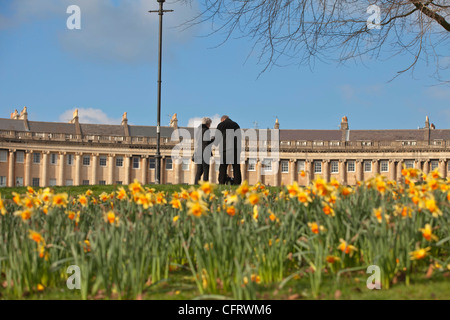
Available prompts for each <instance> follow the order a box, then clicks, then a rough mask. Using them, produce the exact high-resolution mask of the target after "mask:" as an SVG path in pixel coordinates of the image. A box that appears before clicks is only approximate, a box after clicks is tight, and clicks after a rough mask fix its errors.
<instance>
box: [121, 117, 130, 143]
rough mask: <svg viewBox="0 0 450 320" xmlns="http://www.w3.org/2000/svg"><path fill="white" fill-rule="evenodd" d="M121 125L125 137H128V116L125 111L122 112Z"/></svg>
mask: <svg viewBox="0 0 450 320" xmlns="http://www.w3.org/2000/svg"><path fill="white" fill-rule="evenodd" d="M122 126H123V129H124V132H125V137H129V136H130V129H129V128H128V116H127V113H126V112H124V113H123V115H122Z"/></svg>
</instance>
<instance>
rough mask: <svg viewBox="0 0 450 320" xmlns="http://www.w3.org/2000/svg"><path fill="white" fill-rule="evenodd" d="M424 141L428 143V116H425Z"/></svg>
mask: <svg viewBox="0 0 450 320" xmlns="http://www.w3.org/2000/svg"><path fill="white" fill-rule="evenodd" d="M424 130H425V141H426V142H427V143H428V144H430V118H428V116H427V117H426V118H425V128H424Z"/></svg>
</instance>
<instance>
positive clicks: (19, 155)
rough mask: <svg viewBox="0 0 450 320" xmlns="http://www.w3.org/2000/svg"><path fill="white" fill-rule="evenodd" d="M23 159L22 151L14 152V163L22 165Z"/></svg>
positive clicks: (23, 153)
mask: <svg viewBox="0 0 450 320" xmlns="http://www.w3.org/2000/svg"><path fill="white" fill-rule="evenodd" d="M24 157H25V152H23V151H17V152H16V162H17V163H23V160H24Z"/></svg>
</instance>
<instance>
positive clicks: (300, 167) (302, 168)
mask: <svg viewBox="0 0 450 320" xmlns="http://www.w3.org/2000/svg"><path fill="white" fill-rule="evenodd" d="M297 167H298V172H302V171H306V170H305V168H306V166H305V160H299V161H297Z"/></svg>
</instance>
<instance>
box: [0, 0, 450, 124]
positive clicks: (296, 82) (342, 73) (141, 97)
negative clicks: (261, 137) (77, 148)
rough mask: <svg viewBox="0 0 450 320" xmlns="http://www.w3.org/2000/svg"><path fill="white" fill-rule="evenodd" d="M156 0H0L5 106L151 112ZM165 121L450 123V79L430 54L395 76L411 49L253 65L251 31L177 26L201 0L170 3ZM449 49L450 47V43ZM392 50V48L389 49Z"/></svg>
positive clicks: (42, 116)
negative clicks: (399, 53) (240, 33)
mask: <svg viewBox="0 0 450 320" xmlns="http://www.w3.org/2000/svg"><path fill="white" fill-rule="evenodd" d="M70 4H77V5H79V6H80V8H81V18H82V20H81V21H82V22H81V23H82V25H81V27H82V28H81V30H68V29H67V27H66V20H67V18H68V17H69V14H67V13H66V9H67V7H68V6H69V5H70ZM156 8H157V2H156V1H155V0H135V1H133V2H131V1H125V0H114V1H113V0H59V1H54V0H39V1H36V0H1V2H0V117H3V118H7V117H9V114H10V113H11V112H12V111H13V110H14V109H18V110H19V112H20V110H21V109H22V108H23V106H27V107H28V110H29V118H30V119H31V120H36V121H66V119H67V117H70V115H71V114H72V110H73V109H74V108H79V109H80V110H81V112H80V114H81V115H82V117H81V119H82V122H83V121H84V122H97V123H118V122H119V123H120V119H121V116H122V114H123V112H125V111H126V112H128V119H129V123H131V124H136V125H155V124H156V101H157V99H156V98H157V97H156V94H157V82H156V81H157V32H158V29H157V28H158V23H157V19H158V17H157V15H153V16H152V15H150V14H147V13H146V10H151V9H156ZM166 8H174V9H175V10H176V11H175V12H174V13H171V14H169V15H167V16H165V17H166V18H165V30H164V35H165V42H164V59H163V63H164V67H163V96H162V123H163V124H164V125H167V124H168V122H169V115H172V114H173V113H177V114H178V119H179V124H180V125H182V126H185V125H188V123H189V120H193V119H194V118H197V117H203V116H210V117H214V116H216V115H221V114H228V115H229V116H230V117H231V118H232V119H234V120H235V121H237V122H238V123H239V124H240V125H241V127H245V128H249V127H254V123H255V121H256V122H257V123H258V127H259V128H268V127H273V125H274V122H275V117H278V118H279V120H280V124H281V128H284V129H337V128H338V126H339V123H340V119H341V117H343V116H347V117H348V118H349V123H350V128H351V129H415V128H417V127H418V126H423V125H424V121H425V116H426V115H429V117H430V120H431V122H432V123H434V124H435V125H436V127H437V128H438V129H439V128H450V107H449V103H450V89H449V87H448V86H442V85H436V84H437V82H436V80H435V79H434V78H432V77H431V75H432V68H433V66H427V65H426V64H425V63H422V62H421V63H420V64H419V65H418V67H417V68H416V71H415V73H414V75H413V76H412V75H411V73H408V74H404V75H402V76H400V77H398V78H397V79H395V80H394V81H392V82H389V80H391V78H392V77H393V76H394V75H395V74H396V72H397V71H399V70H401V69H402V68H405V67H407V66H408V62H409V61H410V60H409V59H410V58H406V57H396V58H394V59H382V60H379V61H375V60H366V61H364V64H361V63H348V64H347V65H345V66H338V65H337V64H335V63H321V62H317V63H316V64H315V66H314V68H313V69H312V70H311V68H309V67H305V66H300V67H299V66H295V65H294V66H289V67H274V68H271V69H270V70H268V71H266V72H265V73H263V74H262V75H261V76H260V77H258V75H259V73H260V71H261V70H262V69H263V65H258V63H257V59H256V57H255V55H250V57H248V55H249V54H250V52H251V45H252V43H251V41H249V39H242V38H241V39H231V40H229V41H228V42H226V43H225V44H224V45H222V46H219V47H216V46H217V45H218V44H220V43H221V42H222V40H223V35H220V34H217V35H213V36H209V37H206V35H207V34H208V33H209V31H210V29H209V25H207V24H205V25H201V26H198V27H196V28H192V29H188V30H187V31H182V30H181V29H180V28H176V27H177V26H178V25H179V24H180V23H181V22H183V21H185V20H186V19H188V18H189V17H192V15H193V14H195V13H196V12H198V10H199V8H198V7H197V6H196V5H195V2H194V6H193V7H183V6H180V5H178V4H170V2H168V3H167V4H166ZM447 53H448V52H447ZM383 58H385V57H383Z"/></svg>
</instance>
